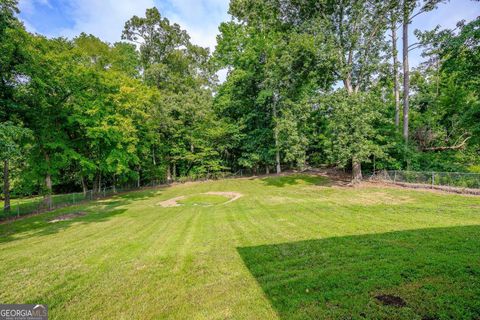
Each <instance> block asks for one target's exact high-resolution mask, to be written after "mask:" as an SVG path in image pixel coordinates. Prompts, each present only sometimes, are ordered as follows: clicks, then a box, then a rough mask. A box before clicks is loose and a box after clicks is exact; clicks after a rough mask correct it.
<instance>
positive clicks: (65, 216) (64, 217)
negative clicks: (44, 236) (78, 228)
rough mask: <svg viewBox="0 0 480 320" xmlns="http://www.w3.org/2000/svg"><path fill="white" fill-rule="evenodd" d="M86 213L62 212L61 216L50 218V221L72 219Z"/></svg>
mask: <svg viewBox="0 0 480 320" xmlns="http://www.w3.org/2000/svg"><path fill="white" fill-rule="evenodd" d="M86 214H87V213H86V212H83V211H79V212H72V213H67V214H62V215H61V216H57V217H55V218H54V219H52V220H50V221H49V222H50V223H54V222H59V221H67V220H72V219H75V218H78V217H83V216H85V215H86Z"/></svg>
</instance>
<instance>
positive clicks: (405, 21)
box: [403, 0, 410, 143]
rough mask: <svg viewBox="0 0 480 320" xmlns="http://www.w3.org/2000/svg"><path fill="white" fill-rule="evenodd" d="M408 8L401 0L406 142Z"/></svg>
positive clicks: (404, 130)
mask: <svg viewBox="0 0 480 320" xmlns="http://www.w3.org/2000/svg"><path fill="white" fill-rule="evenodd" d="M409 18H410V17H409V10H408V5H407V0H404V1H403V138H404V139H405V142H406V143H407V142H408V113H409V99H408V98H409V97H408V96H409V93H410V71H409V66H408V24H409V23H410V19H409Z"/></svg>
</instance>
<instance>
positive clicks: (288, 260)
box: [0, 174, 480, 319]
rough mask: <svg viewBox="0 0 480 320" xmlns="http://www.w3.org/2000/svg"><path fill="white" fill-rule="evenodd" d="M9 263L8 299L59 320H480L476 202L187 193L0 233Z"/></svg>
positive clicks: (301, 185)
mask: <svg viewBox="0 0 480 320" xmlns="http://www.w3.org/2000/svg"><path fill="white" fill-rule="evenodd" d="M62 217H63V218H62ZM54 219H57V220H59V219H60V221H57V222H52V220H54ZM62 219H63V220H62ZM0 260H1V261H2V263H1V264H0V275H1V277H0V288H2V290H1V291H0V301H1V302H2V303H32V304H36V303H42V304H46V305H48V307H49V316H50V318H51V319H113V318H116V319H362V318H365V319H478V318H480V300H479V299H478V297H479V296H480V198H479V197H475V196H462V195H453V194H446V193H441V192H433V191H428V190H409V189H402V188H398V187H387V186H384V185H382V186H377V185H375V184H368V183H365V184H362V185H361V186H357V187H349V186H345V185H342V184H340V183H339V182H338V181H335V180H331V179H329V178H328V177H324V176H318V175H298V174H297V175H286V176H270V177H263V178H239V179H225V180H219V181H209V182H197V183H186V184H178V185H173V186H170V187H164V188H158V189H146V190H142V191H138V192H132V193H128V194H123V195H118V196H115V197H112V198H109V199H103V200H99V201H96V202H90V203H82V204H80V205H76V206H70V207H68V208H62V209H60V210H56V211H53V212H48V213H44V214H39V215H36V216H31V217H26V218H24V219H21V220H18V221H14V222H8V223H3V224H1V225H0Z"/></svg>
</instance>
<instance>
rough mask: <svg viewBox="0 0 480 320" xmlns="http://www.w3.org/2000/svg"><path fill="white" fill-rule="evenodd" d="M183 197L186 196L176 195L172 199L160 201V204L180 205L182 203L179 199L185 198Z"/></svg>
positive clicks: (165, 205) (166, 205)
mask: <svg viewBox="0 0 480 320" xmlns="http://www.w3.org/2000/svg"><path fill="white" fill-rule="evenodd" d="M183 199H185V196H179V197H175V198H172V199H168V200H165V201H162V202H160V203H158V205H159V206H162V207H164V208H168V207H178V206H179V205H180V204H179V203H178V202H177V201H179V200H183Z"/></svg>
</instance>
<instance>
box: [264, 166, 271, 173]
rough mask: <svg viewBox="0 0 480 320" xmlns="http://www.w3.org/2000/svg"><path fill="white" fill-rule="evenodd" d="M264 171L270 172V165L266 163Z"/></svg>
mask: <svg viewBox="0 0 480 320" xmlns="http://www.w3.org/2000/svg"><path fill="white" fill-rule="evenodd" d="M265 173H266V174H270V167H269V166H268V165H267V166H265Z"/></svg>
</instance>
